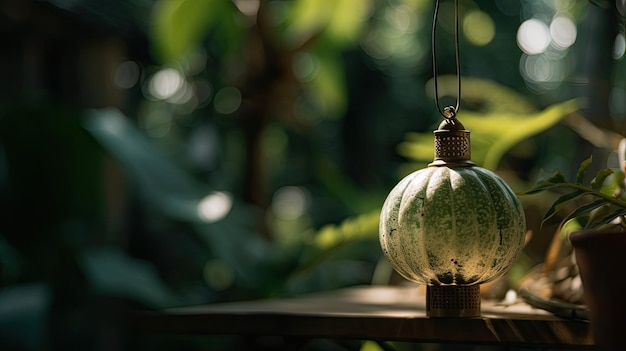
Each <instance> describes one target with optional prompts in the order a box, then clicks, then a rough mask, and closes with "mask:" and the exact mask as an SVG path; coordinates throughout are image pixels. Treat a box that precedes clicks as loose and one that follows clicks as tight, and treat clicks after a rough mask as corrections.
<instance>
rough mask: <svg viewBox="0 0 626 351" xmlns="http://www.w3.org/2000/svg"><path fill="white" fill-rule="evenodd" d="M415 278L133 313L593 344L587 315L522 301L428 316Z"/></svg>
mask: <svg viewBox="0 0 626 351" xmlns="http://www.w3.org/2000/svg"><path fill="white" fill-rule="evenodd" d="M424 304H425V298H424V296H423V290H421V289H418V288H416V287H415V286H401V287H392V286H364V287H355V288H347V289H342V290H337V291H332V292H324V293H317V294H311V295H305V296H301V297H296V298H287V299H274V300H271V299H270V300H259V301H245V302H234V303H221V304H214V305H204V306H194V307H184V308H174V309H168V310H164V311H159V312H142V313H139V314H137V315H135V318H134V319H133V326H134V328H136V329H137V330H140V331H143V332H148V333H162V334H204V335H243V336H264V335H266V336H285V337H300V338H332V339H359V340H384V341H411V342H418V343H457V344H458V343H460V344H502V345H510V346H516V345H517V346H524V347H549V348H567V349H576V348H580V349H589V348H593V347H592V345H593V338H592V335H591V328H590V325H589V322H587V321H581V320H569V319H562V318H559V317H556V316H554V315H552V314H550V313H548V312H546V311H543V310H540V309H534V308H532V307H531V306H529V305H527V304H525V303H521V302H520V303H514V304H512V305H502V304H497V303H494V302H490V301H483V303H482V316H481V317H478V318H428V317H427V316H426V313H425V306H424Z"/></svg>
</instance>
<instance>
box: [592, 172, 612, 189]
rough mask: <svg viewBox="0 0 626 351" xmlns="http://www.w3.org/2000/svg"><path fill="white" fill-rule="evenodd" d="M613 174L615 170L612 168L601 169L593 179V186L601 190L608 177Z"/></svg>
mask: <svg viewBox="0 0 626 351" xmlns="http://www.w3.org/2000/svg"><path fill="white" fill-rule="evenodd" d="M611 174H613V170H612V169H610V168H607V169H601V170H599V171H598V173H596V177H595V178H593V179H592V180H591V188H592V189H593V190H598V191H599V190H600V189H601V188H602V185H604V181H605V180H606V178H607V177H608V176H610V175H611Z"/></svg>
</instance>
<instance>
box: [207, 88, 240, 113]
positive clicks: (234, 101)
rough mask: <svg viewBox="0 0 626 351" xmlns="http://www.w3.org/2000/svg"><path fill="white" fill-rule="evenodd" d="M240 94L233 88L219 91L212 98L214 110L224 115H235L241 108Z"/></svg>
mask: <svg viewBox="0 0 626 351" xmlns="http://www.w3.org/2000/svg"><path fill="white" fill-rule="evenodd" d="M241 100H242V97H241V92H240V91H239V89H237V88H235V87H225V88H222V89H220V90H219V91H218V92H217V93H216V94H215V97H214V105H215V110H216V111H217V112H219V113H221V114H224V115H230V114H232V113H235V111H237V110H238V109H239V107H240V106H241Z"/></svg>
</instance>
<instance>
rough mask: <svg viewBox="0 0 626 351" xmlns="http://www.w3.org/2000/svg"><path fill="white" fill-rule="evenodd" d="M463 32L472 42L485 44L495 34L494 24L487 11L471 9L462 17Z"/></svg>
mask: <svg viewBox="0 0 626 351" xmlns="http://www.w3.org/2000/svg"><path fill="white" fill-rule="evenodd" d="M463 33H464V34H465V36H466V37H467V40H469V41H470V42H471V43H472V44H474V45H476V46H485V45H487V44H489V43H490V42H491V41H492V40H493V38H494V37H495V35H496V25H495V24H494V23H493V19H492V18H491V16H489V15H488V14H487V13H485V12H482V11H479V10H472V11H470V12H469V13H467V14H466V15H465V17H464V18H463Z"/></svg>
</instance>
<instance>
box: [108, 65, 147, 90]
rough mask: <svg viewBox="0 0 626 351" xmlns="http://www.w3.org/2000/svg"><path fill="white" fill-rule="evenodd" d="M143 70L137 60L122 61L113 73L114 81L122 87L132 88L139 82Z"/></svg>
mask: <svg viewBox="0 0 626 351" xmlns="http://www.w3.org/2000/svg"><path fill="white" fill-rule="evenodd" d="M140 73H141V70H140V69H139V64H137V62H135V61H124V62H122V63H120V64H119V65H118V66H117V68H116V69H115V73H114V74H113V83H114V84H115V86H117V87H118V88H121V89H130V88H132V87H133V86H135V84H137V83H138V82H139V77H140Z"/></svg>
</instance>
